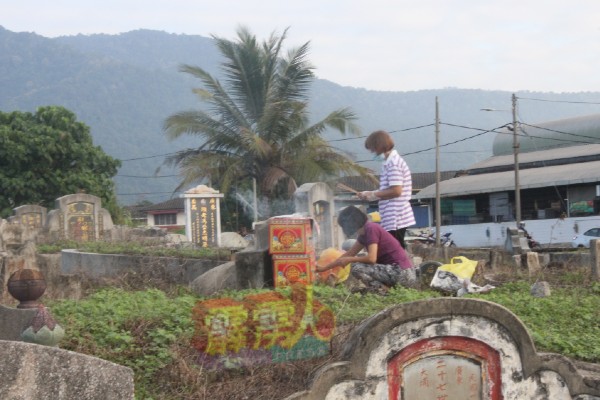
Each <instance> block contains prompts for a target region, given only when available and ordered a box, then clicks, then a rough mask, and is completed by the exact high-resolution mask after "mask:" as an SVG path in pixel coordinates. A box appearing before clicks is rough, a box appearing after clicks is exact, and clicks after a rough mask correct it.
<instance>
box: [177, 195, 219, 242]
mask: <svg viewBox="0 0 600 400" xmlns="http://www.w3.org/2000/svg"><path fill="white" fill-rule="evenodd" d="M182 197H183V198H184V199H185V234H186V236H187V239H188V240H189V241H190V242H192V243H196V244H197V245H199V246H200V247H218V246H220V244H221V243H220V240H221V239H220V238H221V209H220V200H219V199H221V198H222V197H223V194H221V193H219V191H217V190H215V189H212V188H209V187H208V186H206V185H198V186H196V187H195V188H193V189H190V190H188V191H186V192H185V193H184V194H183V195H182Z"/></svg>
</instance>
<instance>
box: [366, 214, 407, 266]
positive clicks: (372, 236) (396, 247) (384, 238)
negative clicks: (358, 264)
mask: <svg viewBox="0 0 600 400" xmlns="http://www.w3.org/2000/svg"><path fill="white" fill-rule="evenodd" d="M364 228H365V232H364V233H363V234H362V235H359V236H358V238H356V240H357V241H358V242H359V243H360V244H362V245H363V246H365V247H367V248H368V247H369V245H370V244H373V243H377V261H376V263H377V264H388V265H393V264H395V265H398V266H399V267H400V269H408V268H411V267H412V262H411V261H410V259H409V258H408V254H407V253H406V251H405V250H404V249H403V248H402V246H400V243H399V242H398V240H396V238H395V237H393V236H392V235H391V234H390V233H389V232H388V231H386V230H385V229H383V228H382V227H381V226H379V224H376V223H375V222H367V223H366V224H365V227H364Z"/></svg>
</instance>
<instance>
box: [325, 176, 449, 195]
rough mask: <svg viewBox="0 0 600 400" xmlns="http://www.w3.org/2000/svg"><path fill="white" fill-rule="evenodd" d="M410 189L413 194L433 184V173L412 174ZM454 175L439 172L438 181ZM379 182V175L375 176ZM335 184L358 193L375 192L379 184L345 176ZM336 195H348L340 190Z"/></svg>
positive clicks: (363, 177) (363, 178) (366, 178)
mask: <svg viewBox="0 0 600 400" xmlns="http://www.w3.org/2000/svg"><path fill="white" fill-rule="evenodd" d="M411 175H412V189H413V192H415V191H418V190H421V189H423V188H424V187H427V186H429V185H431V184H432V183H435V172H413V173H412V174H411ZM455 175H456V171H440V180H442V181H443V180H445V179H450V178H453V177H454V176H455ZM375 178H376V179H377V180H379V175H377V176H375ZM336 182H339V183H343V184H344V185H346V186H350V187H351V188H352V189H355V190H357V191H359V192H362V191H364V190H377V189H379V183H378V182H375V181H373V180H372V179H371V178H368V177H365V176H345V177H342V178H339V179H338V180H336ZM335 192H336V193H348V191H346V190H344V189H340V188H336V189H335Z"/></svg>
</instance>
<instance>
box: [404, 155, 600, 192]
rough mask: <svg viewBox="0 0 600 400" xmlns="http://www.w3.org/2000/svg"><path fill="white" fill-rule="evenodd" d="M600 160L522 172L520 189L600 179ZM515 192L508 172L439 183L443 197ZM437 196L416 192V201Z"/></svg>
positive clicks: (431, 187) (512, 179)
mask: <svg viewBox="0 0 600 400" xmlns="http://www.w3.org/2000/svg"><path fill="white" fill-rule="evenodd" d="M599 171H600V161H592V162H586V163H578V164H568V165H557V166H552V167H543V168H530V169H524V170H519V186H520V187H521V189H533V188H539V187H547V186H554V185H556V186H563V185H574V184H581V183H590V182H597V181H599V180H600V172H599ZM514 189H515V172H514V171H505V172H497V173H489V174H480V175H466V176H461V177H458V178H453V179H449V180H446V181H442V182H440V196H441V197H451V196H463V195H470V194H479V193H493V192H503V191H507V190H514ZM434 197H435V185H430V186H428V187H426V188H425V189H423V190H421V191H420V192H419V193H417V194H416V195H415V196H414V198H415V199H430V198H434Z"/></svg>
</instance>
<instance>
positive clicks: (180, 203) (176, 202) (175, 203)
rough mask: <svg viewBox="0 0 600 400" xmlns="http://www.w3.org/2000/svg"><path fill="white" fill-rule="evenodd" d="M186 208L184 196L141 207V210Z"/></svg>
mask: <svg viewBox="0 0 600 400" xmlns="http://www.w3.org/2000/svg"><path fill="white" fill-rule="evenodd" d="M184 208H185V205H184V199H183V198H182V197H176V198H174V199H170V200H167V201H163V202H162V203H157V204H151V205H149V206H145V207H142V208H140V209H139V211H143V212H149V211H163V210H183V209H184Z"/></svg>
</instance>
